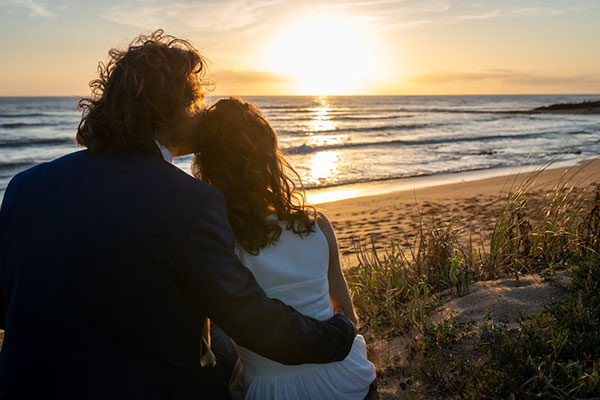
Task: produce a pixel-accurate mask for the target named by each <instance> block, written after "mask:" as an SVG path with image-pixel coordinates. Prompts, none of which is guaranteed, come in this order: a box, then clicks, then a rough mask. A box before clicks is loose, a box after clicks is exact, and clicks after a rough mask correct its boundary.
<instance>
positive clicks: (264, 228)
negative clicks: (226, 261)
mask: <svg viewBox="0 0 600 400" xmlns="http://www.w3.org/2000/svg"><path fill="white" fill-rule="evenodd" d="M198 135H199V139H200V146H199V148H200V152H199V153H196V156H195V157H194V160H193V161H192V173H193V174H194V176H195V177H196V178H198V179H202V180H203V181H205V182H207V183H209V184H211V185H213V186H215V187H216V188H217V189H219V190H220V191H221V192H222V193H223V195H224V196H225V201H226V203H227V212H228V215H229V223H230V224H231V228H232V229H233V233H234V235H235V239H236V241H237V242H238V243H239V244H240V245H241V246H242V247H243V248H244V249H245V250H246V251H247V252H248V253H250V254H254V255H256V254H258V253H259V252H260V250H261V249H263V248H265V247H267V246H268V245H270V244H272V243H274V242H276V241H277V240H278V239H279V237H280V235H281V232H282V229H281V225H280V224H279V222H278V221H283V222H285V223H286V228H287V229H289V230H292V231H293V232H294V233H296V234H298V235H300V236H302V235H307V234H309V233H310V232H314V230H315V218H316V216H317V213H316V210H315V208H314V207H312V206H308V205H306V204H305V197H304V187H303V186H302V181H301V180H300V177H299V176H298V174H297V173H296V171H294V169H293V168H292V167H291V165H290V164H289V163H288V162H287V161H286V160H285V158H283V155H282V154H281V151H280V150H279V147H278V145H277V135H276V133H275V130H274V129H273V127H272V126H271V124H269V122H268V121H267V120H266V119H265V117H264V116H263V115H262V114H261V112H260V110H259V109H258V108H257V107H256V106H254V105H253V104H250V103H247V102H245V101H243V100H240V99H238V98H230V99H224V100H220V101H219V102H217V103H216V104H215V105H213V106H212V107H210V108H208V109H207V110H206V113H205V115H204V117H203V118H202V120H201V123H200V125H199V127H198ZM288 174H292V175H295V176H296V178H297V181H298V182H299V185H300V186H299V187H297V186H296V184H295V183H294V181H293V180H292V179H291V178H290V176H289V175H288ZM271 215H274V216H276V217H277V219H275V218H270V216H271Z"/></svg>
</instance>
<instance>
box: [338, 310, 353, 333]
mask: <svg viewBox="0 0 600 400" xmlns="http://www.w3.org/2000/svg"><path fill="white" fill-rule="evenodd" d="M333 313H334V314H335V315H337V314H340V315H343V316H344V317H346V312H345V311H344V309H343V308H342V307H336V308H335V310H333ZM346 318H348V317H346ZM348 321H350V322H351V323H352V326H354V333H356V323H355V322H354V321H352V320H351V319H350V318H348Z"/></svg>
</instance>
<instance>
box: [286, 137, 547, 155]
mask: <svg viewBox="0 0 600 400" xmlns="http://www.w3.org/2000/svg"><path fill="white" fill-rule="evenodd" d="M546 134H547V132H541V133H526V134H522V135H491V136H474V137H461V138H456V137H452V138H438V139H416V140H389V141H376V142H358V143H356V142H355V143H339V144H338V143H336V144H328V145H322V146H311V145H308V144H303V145H301V146H296V147H288V148H285V149H282V151H284V152H286V153H288V154H310V153H316V152H319V151H326V150H342V149H349V148H361V147H394V146H419V145H431V144H444V143H462V142H479V141H481V142H487V141H491V140H502V139H532V138H537V137H541V136H543V135H546Z"/></svg>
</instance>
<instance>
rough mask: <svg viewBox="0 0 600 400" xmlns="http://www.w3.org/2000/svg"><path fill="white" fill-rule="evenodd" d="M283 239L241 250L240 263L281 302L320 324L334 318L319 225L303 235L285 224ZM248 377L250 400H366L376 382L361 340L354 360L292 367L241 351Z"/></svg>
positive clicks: (326, 252)
mask: <svg viewBox="0 0 600 400" xmlns="http://www.w3.org/2000/svg"><path fill="white" fill-rule="evenodd" d="M280 224H281V227H282V233H281V237H280V238H279V240H278V241H277V242H276V243H275V244H273V245H270V246H268V247H266V248H265V249H263V250H261V251H260V252H259V254H258V255H256V256H253V255H250V254H249V253H247V252H245V251H244V250H242V249H240V248H239V247H238V248H237V253H238V255H239V256H240V259H241V260H242V262H243V263H244V265H246V266H247V267H248V268H249V269H250V270H251V271H252V273H253V274H254V276H255V277H256V280H257V281H258V283H259V285H260V286H261V287H262V288H263V289H264V290H265V292H266V293H267V295H268V296H269V297H271V298H277V299H279V300H281V301H283V302H284V303H286V304H288V305H290V306H292V307H294V308H295V309H297V310H298V311H300V312H301V313H303V314H305V315H308V316H310V317H313V318H315V319H318V320H326V319H329V318H331V316H332V315H333V310H332V308H331V305H330V297H329V282H328V278H327V272H328V265H329V248H328V244H327V239H326V238H325V236H324V235H323V233H322V232H321V230H320V229H319V227H318V224H315V232H313V233H310V234H308V235H303V236H300V235H298V234H296V233H294V232H292V231H290V230H287V229H286V224H285V223H280ZM239 350H240V357H241V359H242V363H243V365H244V374H245V379H246V398H250V399H254V398H256V399H262V398H274V399H286V398H290V399H292V398H313V399H321V398H327V399H335V398H339V399H352V398H357V399H358V398H360V399H362V398H364V396H365V395H366V393H367V391H368V387H369V384H370V383H371V382H372V381H373V379H374V378H375V370H374V367H373V364H371V363H370V362H369V361H368V360H367V359H366V346H365V343H364V339H363V338H362V336H360V335H359V336H357V338H356V340H355V343H354V346H353V348H352V350H351V352H350V354H349V355H348V357H347V358H346V359H345V360H344V361H341V362H337V363H330V364H303V365H295V366H288V365H283V364H280V363H278V362H275V361H272V360H269V359H267V358H264V357H262V356H260V355H258V354H256V353H253V352H251V351H250V350H248V349H245V348H243V347H240V348H239Z"/></svg>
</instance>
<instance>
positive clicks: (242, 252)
mask: <svg viewBox="0 0 600 400" xmlns="http://www.w3.org/2000/svg"><path fill="white" fill-rule="evenodd" d="M201 125H202V127H201V132H202V139H201V142H202V143H201V146H200V149H201V152H200V153H198V154H196V157H195V159H194V161H193V165H192V170H193V171H194V175H195V176H196V177H197V178H200V179H202V180H204V181H206V182H208V183H210V184H212V185H214V186H216V187H217V188H218V189H220V190H221V192H223V194H224V196H225V199H226V201H227V207H228V213H229V222H230V223H231V227H232V228H233V232H234V234H235V237H236V252H237V253H238V255H239V257H240V259H241V260H242V262H243V263H244V264H245V265H246V266H247V267H248V268H249V269H250V270H251V271H252V273H253V274H254V276H255V277H256V280H257V281H258V283H259V284H260V286H261V287H262V288H263V289H264V290H265V292H266V293H267V295H268V296H269V297H271V298H278V299H280V300H282V301H284V302H285V303H287V304H288V305H290V306H292V307H294V308H296V309H297V310H298V311H300V312H302V313H304V314H306V315H308V316H311V317H313V318H316V319H319V320H326V319H328V318H330V317H331V316H332V315H333V309H335V308H338V307H341V308H343V309H344V310H345V312H346V315H347V316H348V318H349V319H350V320H352V322H354V323H355V324H356V322H357V321H356V315H355V313H354V309H353V306H352V301H351V299H350V295H349V293H348V287H347V286H346V282H345V280H344V276H343V274H342V271H341V268H340V261H339V254H338V247H337V242H336V239H335V234H334V232H333V229H332V226H331V223H330V222H329V221H328V220H327V218H326V217H325V215H323V214H322V213H317V212H316V210H315V209H314V207H309V206H306V205H305V204H304V193H303V191H301V190H298V189H296V187H295V185H294V183H293V181H292V180H291V179H290V178H289V176H288V175H287V174H286V171H290V172H292V173H294V174H296V173H295V171H294V170H293V169H292V168H291V166H290V165H289V164H288V163H287V162H286V161H285V160H284V158H283V157H282V155H281V152H280V151H279V149H278V146H277V135H276V134H275V131H274V130H273V128H272V127H271V125H270V124H269V122H267V120H266V119H265V117H264V116H263V115H262V114H261V113H260V111H259V110H258V108H257V107H255V106H253V105H252V104H249V103H246V102H244V101H242V100H240V99H236V98H231V99H226V100H221V101H219V102H218V103H216V104H215V105H213V106H212V107H210V108H209V109H208V110H207V111H206V114H205V117H204V119H203V121H202V123H201ZM296 176H297V174H296ZM239 352H240V358H241V360H242V364H243V371H244V382H245V384H244V386H245V396H246V399H267V398H268V399H363V398H364V397H365V396H366V394H367V392H368V390H369V385H370V383H371V382H372V381H373V380H374V379H375V368H374V366H373V364H372V363H370V362H369V361H368V360H367V358H366V345H365V342H364V339H363V337H362V336H360V335H358V336H357V337H356V339H355V341H354V345H353V346H352V350H351V351H350V354H349V355H348V356H347V357H346V359H345V360H343V361H341V362H336V363H330V364H304V365H296V366H287V365H283V364H280V363H277V362H275V361H272V360H269V359H266V358H264V357H262V356H260V355H258V354H256V353H253V352H251V351H250V350H248V349H245V348H243V347H240V348H239Z"/></svg>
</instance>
